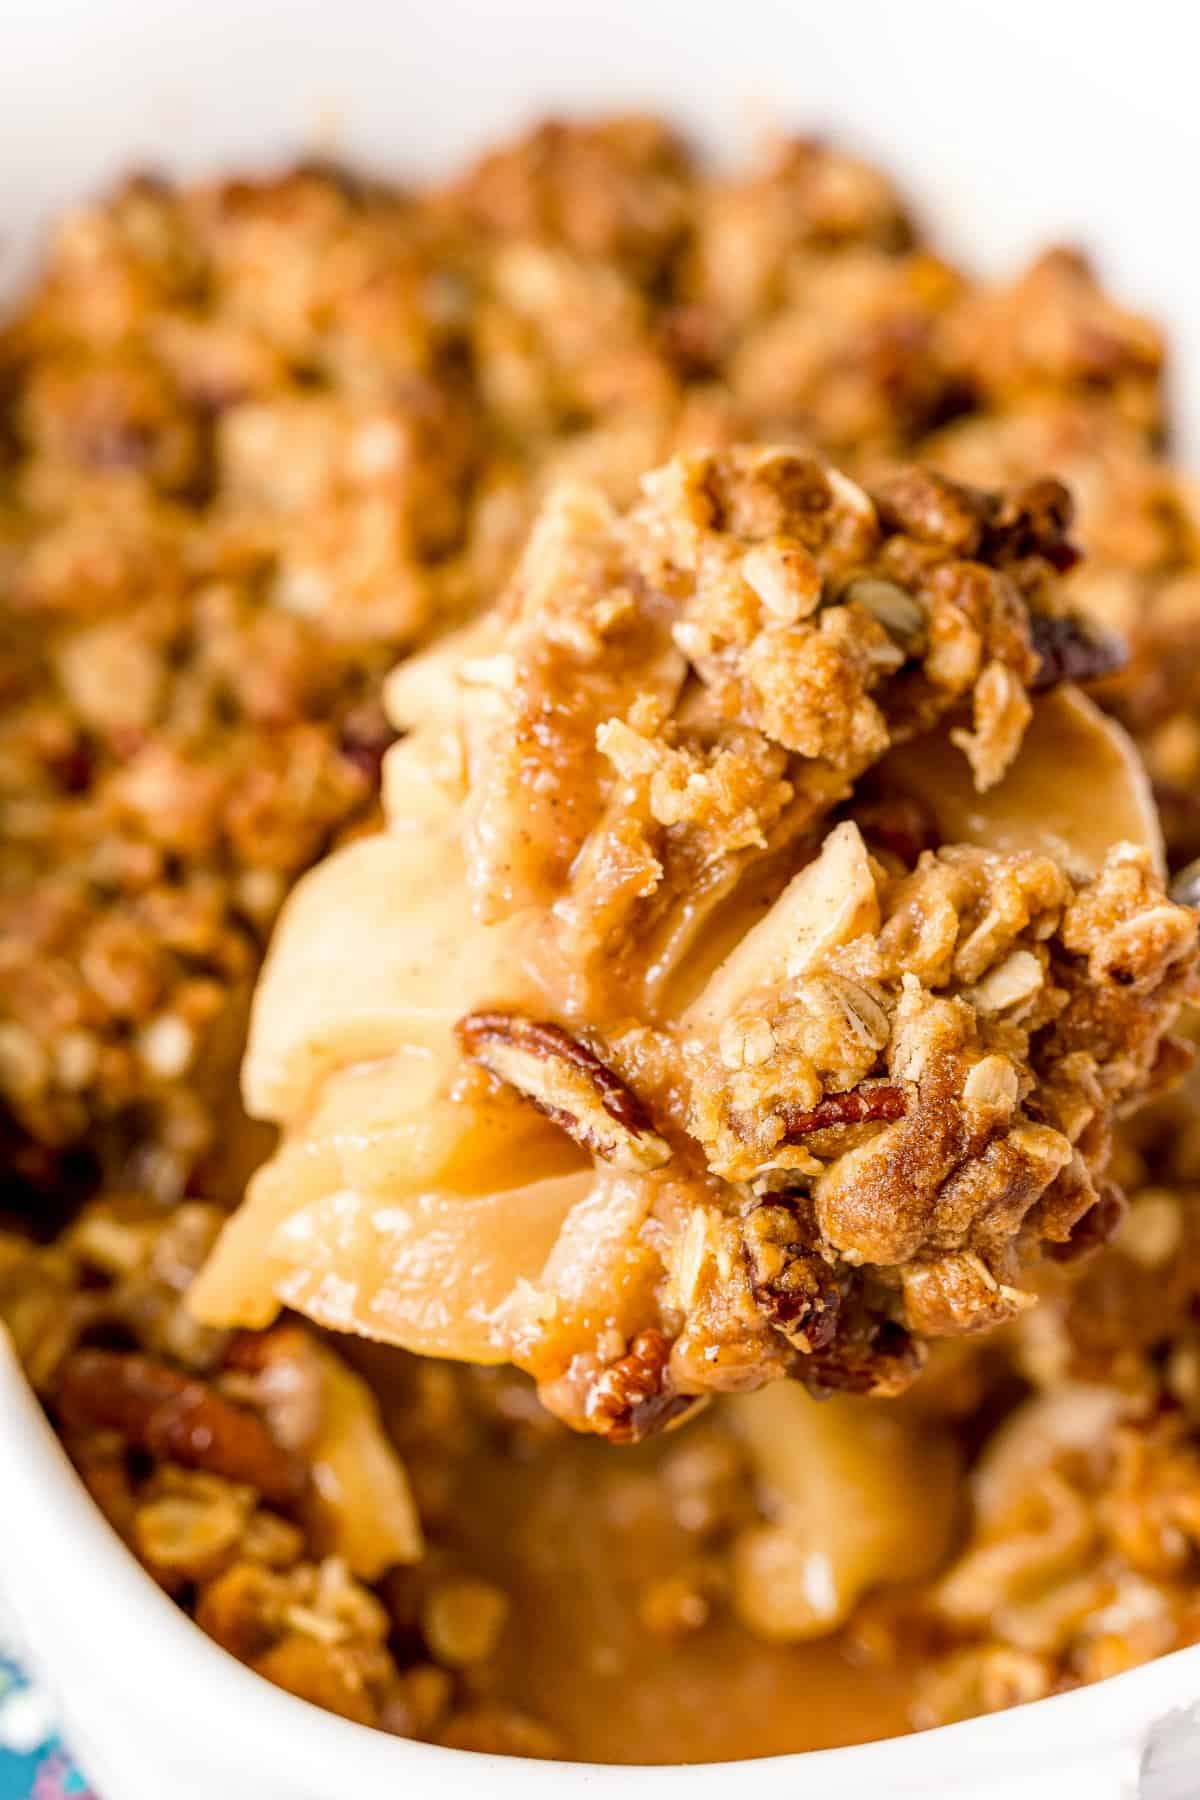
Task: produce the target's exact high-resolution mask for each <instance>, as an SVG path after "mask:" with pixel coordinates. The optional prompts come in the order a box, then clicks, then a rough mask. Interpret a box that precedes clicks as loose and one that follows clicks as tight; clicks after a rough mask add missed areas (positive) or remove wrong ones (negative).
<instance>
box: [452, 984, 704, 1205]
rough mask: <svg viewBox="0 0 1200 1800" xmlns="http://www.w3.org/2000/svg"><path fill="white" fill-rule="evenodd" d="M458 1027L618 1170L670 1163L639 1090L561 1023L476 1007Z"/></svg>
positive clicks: (465, 1041) (473, 1048)
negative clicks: (630, 1086) (630, 1087)
mask: <svg viewBox="0 0 1200 1800" xmlns="http://www.w3.org/2000/svg"><path fill="white" fill-rule="evenodd" d="M456 1029H457V1033H458V1041H459V1043H460V1044H461V1045H462V1047H463V1049H464V1050H465V1051H466V1053H467V1055H468V1056H469V1057H471V1059H472V1060H473V1061H474V1062H478V1063H482V1065H483V1067H484V1068H485V1069H488V1070H490V1071H491V1073H492V1074H493V1075H495V1076H496V1077H497V1079H498V1080H500V1081H505V1082H507V1083H508V1085H509V1086H510V1087H515V1088H516V1089H517V1091H518V1092H519V1093H522V1094H524V1095H525V1097H526V1099H529V1100H532V1101H533V1103H534V1105H535V1106H536V1107H537V1108H538V1110H539V1111H540V1112H544V1113H545V1115H546V1117H547V1118H548V1119H553V1120H554V1123H555V1124H556V1125H561V1126H562V1128H563V1130H564V1131H565V1132H566V1133H567V1134H568V1136H570V1137H572V1138H574V1140H575V1142H576V1143H577V1144H580V1145H582V1147H583V1148H584V1149H585V1150H590V1151H591V1152H592V1153H593V1154H594V1155H596V1156H602V1157H603V1158H604V1159H605V1161H606V1162H610V1163H612V1165H613V1167H614V1168H616V1169H622V1170H625V1171H627V1172H629V1173H631V1174H645V1173H646V1172H647V1171H648V1170H650V1169H661V1168H662V1166H663V1164H664V1163H666V1162H669V1161H670V1159H671V1146H670V1145H669V1144H668V1143H667V1142H666V1141H665V1139H663V1138H661V1137H659V1136H658V1134H657V1132H655V1130H654V1129H653V1127H652V1125H651V1123H650V1118H649V1115H648V1114H647V1112H646V1110H645V1108H644V1107H643V1106H642V1104H641V1101H640V1100H638V1098H637V1096H636V1095H635V1094H634V1093H633V1092H632V1091H631V1090H630V1089H629V1088H628V1087H626V1085H625V1083H624V1082H623V1081H622V1080H621V1078H620V1076H618V1075H614V1074H613V1072H612V1070H611V1069H608V1068H606V1067H605V1065H604V1064H603V1063H602V1062H601V1061H600V1058H599V1057H598V1056H596V1055H595V1053H594V1052H593V1051H591V1050H589V1049H588V1048H587V1047H586V1045H584V1044H581V1043H579V1042H578V1041H577V1039H575V1038H573V1037H572V1036H571V1035H570V1033H569V1032H566V1031H564V1030H563V1028H562V1026H561V1025H552V1024H548V1023H545V1022H542V1021H539V1020H535V1019H524V1018H522V1017H521V1016H520V1014H518V1013H509V1012H478V1013H468V1014H467V1016H466V1017H465V1018H463V1019H460V1020H459V1022H458V1025H457V1028H456Z"/></svg>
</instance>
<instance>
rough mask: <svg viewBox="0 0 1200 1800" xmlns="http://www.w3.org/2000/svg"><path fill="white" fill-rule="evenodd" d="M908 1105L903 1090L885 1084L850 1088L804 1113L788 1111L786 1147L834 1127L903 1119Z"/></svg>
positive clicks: (785, 1120)
mask: <svg viewBox="0 0 1200 1800" xmlns="http://www.w3.org/2000/svg"><path fill="white" fill-rule="evenodd" d="M907 1106H908V1101H907V1098H906V1096H905V1092H904V1089H903V1088H899V1087H891V1086H889V1085H888V1084H887V1083H886V1082H873V1083H872V1082H864V1083H863V1085H862V1086H861V1087H856V1088H848V1089H847V1090H846V1092H845V1093H844V1094H826V1095H825V1096H824V1098H823V1099H821V1100H818V1102H817V1104H816V1105H815V1106H814V1107H810V1108H809V1109H808V1110H807V1111H805V1112H794V1111H789V1112H787V1113H785V1115H784V1137H783V1139H782V1140H781V1141H782V1142H783V1143H785V1144H794V1143H797V1142H799V1140H800V1139H801V1138H805V1137H809V1136H811V1134H812V1133H813V1132H814V1131H827V1130H828V1129H829V1127H830V1126H832V1125H865V1124H868V1123H871V1122H873V1121H874V1120H876V1119H883V1120H888V1121H891V1120H893V1119H899V1118H902V1117H903V1116H904V1113H905V1110H906V1108H907Z"/></svg>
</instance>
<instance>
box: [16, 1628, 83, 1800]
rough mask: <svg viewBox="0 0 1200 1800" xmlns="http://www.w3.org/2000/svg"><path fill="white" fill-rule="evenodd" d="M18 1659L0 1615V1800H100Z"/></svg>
mask: <svg viewBox="0 0 1200 1800" xmlns="http://www.w3.org/2000/svg"><path fill="white" fill-rule="evenodd" d="M17 1654H18V1653H17V1648H16V1645H15V1643H14V1641H13V1639H12V1634H11V1632H10V1630H9V1627H8V1624H7V1621H6V1620H5V1618H4V1616H3V1614H2V1613H0V1800H68V1796H70V1800H99V1795H97V1794H96V1793H95V1791H94V1790H93V1789H92V1788H89V1786H88V1784H87V1782H86V1781H85V1780H84V1779H83V1776H82V1775H81V1774H80V1773H79V1771H78V1769H76V1768H75V1766H74V1764H73V1763H72V1762H71V1759H70V1757H69V1756H68V1754H67V1752H66V1750H65V1749H64V1748H63V1745H62V1741H61V1739H60V1738H59V1736H58V1732H57V1729H56V1726H55V1719H54V1709H53V1707H52V1705H51V1703H50V1701H49V1699H48V1698H47V1696H46V1694H45V1693H44V1692H43V1691H42V1689H41V1688H40V1687H38V1686H37V1684H36V1682H34V1681H33V1680H32V1679H31V1678H30V1676H29V1675H28V1674H27V1673H26V1671H25V1669H24V1668H23V1667H22V1665H21V1664H20V1662H19V1661H18V1660H17Z"/></svg>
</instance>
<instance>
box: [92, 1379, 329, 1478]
mask: <svg viewBox="0 0 1200 1800" xmlns="http://www.w3.org/2000/svg"><path fill="white" fill-rule="evenodd" d="M56 1405H57V1412H58V1416H59V1419H60V1421H61V1423H62V1424H63V1425H64V1426H65V1428H66V1429H67V1430H68V1431H114V1432H116V1433H117V1435H118V1437H120V1438H122V1439H123V1440H124V1442H125V1443H126V1444H127V1445H128V1446H129V1447H130V1449H132V1450H143V1451H145V1452H146V1453H147V1455H149V1456H154V1457H161V1458H163V1459H165V1460H168V1461H170V1462H177V1463H182V1464H183V1465H184V1466H185V1467H186V1468H189V1469H205V1470H207V1471H208V1473H209V1474H211V1475H221V1476H224V1478H225V1480H226V1481H236V1482H240V1483H243V1484H244V1485H245V1486H247V1487H252V1488H255V1489H256V1490H257V1491H258V1493H260V1494H261V1495H262V1497H263V1499H264V1500H266V1501H269V1502H270V1503H271V1504H272V1505H276V1506H286V1505H288V1504H290V1503H291V1502H293V1501H295V1500H297V1499H298V1498H299V1497H300V1495H301V1494H302V1492H303V1490H304V1486H305V1482H306V1479H307V1477H306V1472H305V1468H304V1465H303V1463H302V1462H300V1460H299V1459H298V1458H297V1457H295V1456H293V1455H291V1454H290V1452H289V1451H287V1450H284V1449H282V1448H281V1447H280V1446H279V1445H278V1444H277V1443H276V1442H275V1440H274V1438H272V1436H271V1434H270V1432H269V1431H268V1430H267V1428H266V1426H265V1425H264V1424H263V1422H262V1420H261V1419H260V1418H258V1417H257V1416H256V1414H254V1413H252V1412H250V1411H249V1410H248V1408H246V1407H244V1406H233V1405H231V1404H230V1402H229V1401H228V1400H226V1399H225V1398H224V1397H223V1396H222V1395H220V1394H218V1393H217V1391H216V1389H215V1388H213V1387H211V1386H210V1385H209V1383H208V1382H207V1381H200V1380H198V1379H197V1378H196V1377H195V1376H194V1375H185V1374H183V1373H182V1372H181V1371H180V1370H178V1369H172V1368H171V1367H170V1366H169V1365H168V1364H166V1363H163V1362H157V1361H156V1360H155V1359H154V1358H153V1357H150V1356H139V1355H137V1354H135V1353H133V1352H125V1351H115V1350H76V1351H75V1352H74V1353H73V1354H72V1355H71V1356H69V1357H68V1358H67V1360H66V1362H65V1363H64V1364H63V1367H62V1373H61V1375H60V1377H59V1384H58V1391H57V1395H56Z"/></svg>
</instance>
